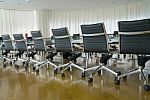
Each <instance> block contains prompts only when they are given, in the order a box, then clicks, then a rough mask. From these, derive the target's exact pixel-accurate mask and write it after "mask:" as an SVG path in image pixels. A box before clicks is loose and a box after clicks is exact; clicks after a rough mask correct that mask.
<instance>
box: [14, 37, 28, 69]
mask: <svg viewBox="0 0 150 100" xmlns="http://www.w3.org/2000/svg"><path fill="white" fill-rule="evenodd" d="M13 37H14V41H15V47H16V51H18V52H17V53H16V54H15V56H16V61H17V60H18V61H21V62H22V63H23V66H24V67H25V70H26V71H27V70H28V67H29V63H30V59H29V58H28V57H30V56H29V50H28V49H27V44H26V40H25V39H24V37H23V35H22V34H13ZM25 52H26V55H27V58H26V59H23V58H21V56H23V54H24V53H25ZM15 66H18V67H19V65H17V64H15Z"/></svg>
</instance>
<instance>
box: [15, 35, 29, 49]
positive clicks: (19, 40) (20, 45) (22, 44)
mask: <svg viewBox="0 0 150 100" xmlns="http://www.w3.org/2000/svg"><path fill="white" fill-rule="evenodd" d="M13 37H14V39H15V46H16V49H17V50H18V51H27V46H26V41H25V40H24V37H23V35H22V34H13Z"/></svg>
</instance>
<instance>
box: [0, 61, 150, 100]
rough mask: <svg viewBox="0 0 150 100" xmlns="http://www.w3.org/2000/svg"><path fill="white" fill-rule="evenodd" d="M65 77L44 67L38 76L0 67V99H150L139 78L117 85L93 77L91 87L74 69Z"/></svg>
mask: <svg viewBox="0 0 150 100" xmlns="http://www.w3.org/2000/svg"><path fill="white" fill-rule="evenodd" d="M117 66H118V65H117ZM119 67H120V68H122V67H124V65H122V64H120V65H119ZM65 74H66V77H65V79H62V78H61V75H60V74H58V75H55V76H54V75H53V72H52V71H51V69H49V70H47V69H46V68H43V69H42V70H41V71H40V74H39V76H37V75H35V73H34V72H25V71H19V72H17V71H16V70H15V69H14V68H12V67H8V68H6V69H3V68H1V69H0V100H150V92H147V91H144V90H143V82H142V81H139V80H138V75H132V76H130V77H128V80H127V81H126V82H123V81H121V85H120V86H116V85H115V84H114V81H113V80H114V77H113V76H112V75H111V74H109V73H107V72H104V75H103V76H98V75H95V76H94V82H93V84H88V82H87V79H81V75H80V71H78V70H76V69H73V72H69V71H68V72H66V73H65Z"/></svg>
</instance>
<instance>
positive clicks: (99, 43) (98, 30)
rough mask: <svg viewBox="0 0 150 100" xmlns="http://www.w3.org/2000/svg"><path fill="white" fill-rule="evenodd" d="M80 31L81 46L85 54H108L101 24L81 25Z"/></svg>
mask: <svg viewBox="0 0 150 100" xmlns="http://www.w3.org/2000/svg"><path fill="white" fill-rule="evenodd" d="M81 30H82V34H83V45H84V51H85V52H102V53H107V52H108V49H107V40H106V36H105V28H104V24H103V23H98V24H89V25H81ZM94 34H97V35H94ZM88 35H89V36H88ZM92 35H93V36H92Z"/></svg>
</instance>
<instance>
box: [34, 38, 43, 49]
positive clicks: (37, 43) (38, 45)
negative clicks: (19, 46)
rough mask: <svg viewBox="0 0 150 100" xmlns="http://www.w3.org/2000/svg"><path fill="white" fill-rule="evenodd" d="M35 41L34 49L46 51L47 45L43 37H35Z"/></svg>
mask: <svg viewBox="0 0 150 100" xmlns="http://www.w3.org/2000/svg"><path fill="white" fill-rule="evenodd" d="M33 41H34V49H35V50H36V51H45V45H44V41H43V39H42V38H41V39H33Z"/></svg>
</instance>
